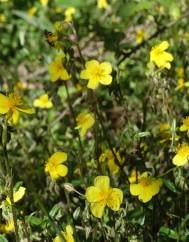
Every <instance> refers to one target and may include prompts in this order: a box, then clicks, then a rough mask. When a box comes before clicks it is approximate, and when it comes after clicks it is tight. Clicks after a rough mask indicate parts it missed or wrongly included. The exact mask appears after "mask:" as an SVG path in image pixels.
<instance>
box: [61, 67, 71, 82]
mask: <svg viewBox="0 0 189 242" xmlns="http://www.w3.org/2000/svg"><path fill="white" fill-rule="evenodd" d="M70 78H71V76H70V75H69V74H68V72H67V70H66V69H63V70H62V71H61V75H60V79H61V80H64V81H67V80H69V79H70Z"/></svg>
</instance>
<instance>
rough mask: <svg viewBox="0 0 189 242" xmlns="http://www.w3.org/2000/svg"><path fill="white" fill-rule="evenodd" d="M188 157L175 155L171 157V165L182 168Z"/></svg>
mask: <svg viewBox="0 0 189 242" xmlns="http://www.w3.org/2000/svg"><path fill="white" fill-rule="evenodd" d="M188 157H189V155H188V156H185V157H184V156H182V155H180V154H176V155H175V156H174V157H173V164H174V165H176V166H184V165H185V164H186V163H187V161H188Z"/></svg>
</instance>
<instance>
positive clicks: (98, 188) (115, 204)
mask: <svg viewBox="0 0 189 242" xmlns="http://www.w3.org/2000/svg"><path fill="white" fill-rule="evenodd" d="M85 196H86V199H87V201H88V202H89V203H91V205H90V209H91V212H92V214H93V216H95V217H97V218H102V216H103V213H104V209H105V207H106V206H108V207H109V208H111V209H112V210H113V211H118V210H119V209H120V205H121V203H122V201H123V192H122V191H121V190H120V189H118V188H111V187H110V179H109V177H108V176H97V177H96V178H95V180H94V186H90V187H88V188H87V190H86V194H85Z"/></svg>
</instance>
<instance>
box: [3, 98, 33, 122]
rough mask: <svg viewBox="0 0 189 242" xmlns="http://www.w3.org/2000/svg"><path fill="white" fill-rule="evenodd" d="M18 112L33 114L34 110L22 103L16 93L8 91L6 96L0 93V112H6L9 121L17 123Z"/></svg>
mask: <svg viewBox="0 0 189 242" xmlns="http://www.w3.org/2000/svg"><path fill="white" fill-rule="evenodd" d="M20 112H23V113H27V114H33V113H34V110H33V109H32V108H28V107H25V106H24V105H23V102H22V99H21V96H20V95H19V94H18V93H10V94H9V95H8V96H5V95H3V94H1V93H0V114H7V118H8V120H9V122H11V123H13V124H17V123H18V120H19V116H20Z"/></svg>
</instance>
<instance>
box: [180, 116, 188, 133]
mask: <svg viewBox="0 0 189 242" xmlns="http://www.w3.org/2000/svg"><path fill="white" fill-rule="evenodd" d="M182 123H183V124H182V125H181V126H180V131H181V132H185V131H187V135H188V136H189V116H188V117H186V118H184V119H183V120H182Z"/></svg>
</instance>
